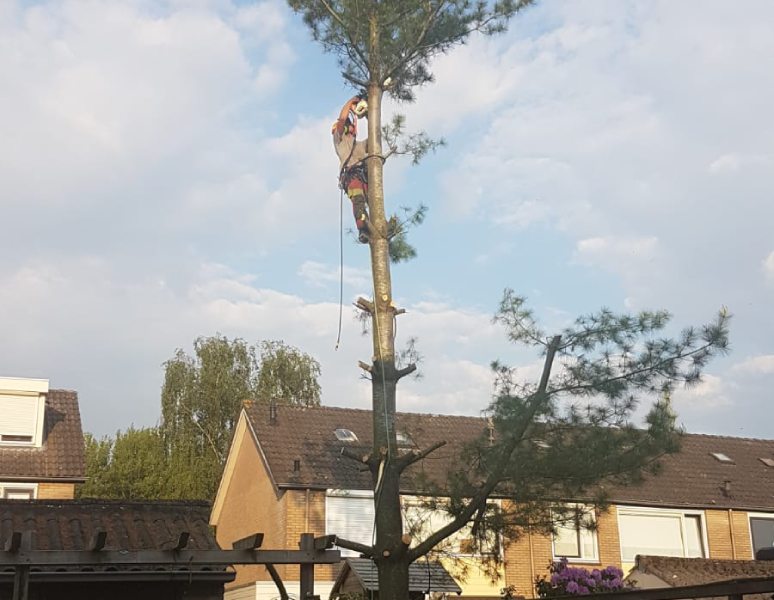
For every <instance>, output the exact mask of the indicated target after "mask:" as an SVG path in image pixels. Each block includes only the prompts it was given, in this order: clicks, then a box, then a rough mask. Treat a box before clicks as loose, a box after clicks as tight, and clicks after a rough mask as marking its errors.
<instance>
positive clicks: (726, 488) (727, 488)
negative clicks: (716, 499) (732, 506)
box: [720, 479, 731, 498]
mask: <svg viewBox="0 0 774 600" xmlns="http://www.w3.org/2000/svg"><path fill="white" fill-rule="evenodd" d="M720 491H722V492H723V495H724V496H725V497H726V498H730V497H731V480H730V479H724V480H723V487H722V488H720Z"/></svg>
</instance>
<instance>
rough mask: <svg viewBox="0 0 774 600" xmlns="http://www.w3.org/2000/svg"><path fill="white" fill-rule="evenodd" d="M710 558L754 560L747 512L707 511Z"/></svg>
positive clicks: (705, 512)
mask: <svg viewBox="0 0 774 600" xmlns="http://www.w3.org/2000/svg"><path fill="white" fill-rule="evenodd" d="M704 517H705V520H706V522H707V542H708V545H709V558H726V559H739V560H749V559H752V558H754V557H753V552H752V544H751V541H750V519H749V516H748V514H747V512H745V511H736V510H706V511H704Z"/></svg>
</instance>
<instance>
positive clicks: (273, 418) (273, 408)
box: [269, 400, 277, 425]
mask: <svg viewBox="0 0 774 600" xmlns="http://www.w3.org/2000/svg"><path fill="white" fill-rule="evenodd" d="M269 424H270V425H276V424H277V403H276V402H274V400H272V401H271V402H269Z"/></svg>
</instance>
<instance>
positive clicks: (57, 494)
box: [37, 483, 75, 500]
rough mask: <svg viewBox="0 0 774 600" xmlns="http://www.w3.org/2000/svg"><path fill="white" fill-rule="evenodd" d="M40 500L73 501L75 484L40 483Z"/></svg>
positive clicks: (38, 496)
mask: <svg viewBox="0 0 774 600" xmlns="http://www.w3.org/2000/svg"><path fill="white" fill-rule="evenodd" d="M37 498H38V500H72V499H73V498H75V484H74V483H39V484H38V495H37Z"/></svg>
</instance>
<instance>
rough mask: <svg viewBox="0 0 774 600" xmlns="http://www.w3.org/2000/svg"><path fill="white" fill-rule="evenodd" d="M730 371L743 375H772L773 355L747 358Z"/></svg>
mask: <svg viewBox="0 0 774 600" xmlns="http://www.w3.org/2000/svg"><path fill="white" fill-rule="evenodd" d="M732 371H734V372H736V373H741V374H743V375H774V354H761V355H760V356H752V357H750V358H747V359H745V360H743V361H742V362H740V363H737V364H735V365H734V366H733V368H732Z"/></svg>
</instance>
